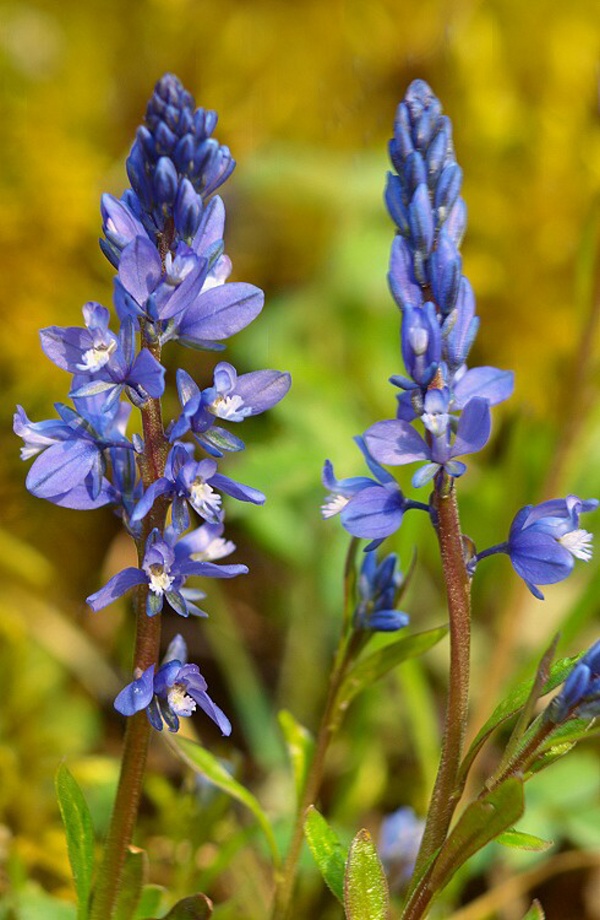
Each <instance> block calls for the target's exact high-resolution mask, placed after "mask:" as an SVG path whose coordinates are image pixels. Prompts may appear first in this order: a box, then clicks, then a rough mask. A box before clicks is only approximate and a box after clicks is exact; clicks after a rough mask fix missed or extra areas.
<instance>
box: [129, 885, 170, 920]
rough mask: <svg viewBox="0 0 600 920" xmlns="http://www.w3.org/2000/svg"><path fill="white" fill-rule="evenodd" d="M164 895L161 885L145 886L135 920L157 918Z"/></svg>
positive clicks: (164, 890)
mask: <svg viewBox="0 0 600 920" xmlns="http://www.w3.org/2000/svg"><path fill="white" fill-rule="evenodd" d="M165 893H166V888H163V886H162V885H145V886H144V888H143V889H142V893H141V896H140V900H139V904H138V906H137V910H136V912H135V920H144V917H155V916H157V914H158V912H159V910H160V905H161V903H162V900H163V897H164V895H165Z"/></svg>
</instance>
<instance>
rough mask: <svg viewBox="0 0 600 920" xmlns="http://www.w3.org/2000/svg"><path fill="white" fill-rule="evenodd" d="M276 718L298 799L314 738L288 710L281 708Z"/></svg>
mask: <svg viewBox="0 0 600 920" xmlns="http://www.w3.org/2000/svg"><path fill="white" fill-rule="evenodd" d="M278 719H279V726H280V728H281V731H282V732H283V737H284V738H285V743H286V747H287V750H288V754H289V757H290V761H291V764H292V770H293V772H294V784H295V787H296V797H297V799H298V800H300V797H301V796H302V793H303V791H304V785H305V783H306V774H307V771H308V767H309V764H310V763H311V761H312V757H313V752H314V748H315V742H314V738H313V736H312V735H311V733H310V732H309V731H308V729H307V728H305V727H304V726H303V725H301V724H300V723H299V722H297V721H296V719H295V718H294V716H293V715H292V714H291V712H289V710H287V709H282V710H281V712H280V713H279V715H278Z"/></svg>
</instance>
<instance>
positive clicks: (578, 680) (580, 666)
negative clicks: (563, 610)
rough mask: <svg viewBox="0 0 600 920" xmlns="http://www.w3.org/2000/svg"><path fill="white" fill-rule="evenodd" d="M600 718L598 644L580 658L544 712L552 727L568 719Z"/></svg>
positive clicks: (599, 647) (599, 657)
mask: <svg viewBox="0 0 600 920" xmlns="http://www.w3.org/2000/svg"><path fill="white" fill-rule="evenodd" d="M598 716H600V641H598V642H596V643H594V645H593V646H592V647H591V648H590V649H589V650H588V651H587V652H586V653H585V655H584V656H583V658H580V659H579V661H578V662H577V664H576V665H575V667H574V668H573V670H572V671H571V673H570V674H569V676H568V678H567V679H566V681H565V683H564V685H563V688H562V690H561V691H560V693H559V694H558V695H557V696H555V697H554V699H553V700H552V701H551V703H550V705H549V706H548V708H547V710H546V717H547V719H548V721H550V722H552V723H554V724H555V725H560V724H561V723H562V722H566V721H567V719H595V718H597V717H598Z"/></svg>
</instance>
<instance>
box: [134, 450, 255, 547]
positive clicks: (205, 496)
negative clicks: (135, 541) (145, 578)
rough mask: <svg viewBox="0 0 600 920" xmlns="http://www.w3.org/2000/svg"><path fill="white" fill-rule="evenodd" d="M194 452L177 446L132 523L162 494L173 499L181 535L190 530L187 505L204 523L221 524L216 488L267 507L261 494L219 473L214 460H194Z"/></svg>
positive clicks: (144, 514)
mask: <svg viewBox="0 0 600 920" xmlns="http://www.w3.org/2000/svg"><path fill="white" fill-rule="evenodd" d="M193 449H194V448H193V445H191V444H182V443H180V442H177V443H176V444H174V446H173V448H172V449H171V451H170V452H169V456H168V457H167V462H166V465H165V475H164V476H161V477H160V478H159V479H156V480H155V481H154V482H153V483H151V485H150V486H148V488H147V489H146V491H145V493H144V495H143V497H142V498H141V499H140V501H139V502H138V504H137V507H136V509H135V511H134V513H133V515H132V521H134V522H135V521H141V520H142V519H143V518H144V517H145V516H146V515H147V514H148V512H149V511H150V509H151V508H152V506H153V504H154V502H155V501H156V499H157V498H158V497H159V496H160V495H163V496H166V497H168V498H170V499H172V500H173V508H172V516H173V523H174V525H175V527H176V528H177V530H178V531H180V532H181V531H183V530H185V529H186V528H187V527H189V523H190V519H189V514H188V510H187V506H188V504H189V505H191V507H192V508H193V509H194V511H196V512H197V513H198V514H199V515H200V517H202V518H204V520H205V521H210V522H212V523H219V522H220V521H221V520H222V518H223V510H222V508H221V496H220V495H219V492H217V491H215V490H217V489H218V490H219V491H221V492H224V493H225V494H226V495H230V496H231V497H232V498H237V499H238V500H239V501H244V502H252V503H253V504H255V505H262V504H264V502H265V496H264V495H263V493H262V492H259V491H258V489H253V488H252V487H251V486H246V485H243V484H242V483H239V482H235V481H234V480H233V479H230V478H229V477H228V476H224V475H223V474H222V473H219V472H218V471H217V464H216V462H215V461H214V460H212V459H206V460H199V461H197V460H194V458H193V456H192V452H193Z"/></svg>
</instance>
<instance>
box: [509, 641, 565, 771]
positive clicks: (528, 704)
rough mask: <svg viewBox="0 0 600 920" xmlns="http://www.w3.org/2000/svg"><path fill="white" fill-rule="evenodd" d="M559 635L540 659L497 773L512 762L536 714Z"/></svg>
mask: <svg viewBox="0 0 600 920" xmlns="http://www.w3.org/2000/svg"><path fill="white" fill-rule="evenodd" d="M558 639H559V637H558V635H556V636H555V637H554V639H553V640H552V642H551V644H550V646H549V648H547V649H546V651H545V652H544V655H543V656H542V660H541V661H540V663H539V665H538V667H537V669H536V672H535V675H534V678H533V683H532V685H531V689H530V691H529V694H528V696H527V699H526V700H525V703H524V704H523V706H522V707H521V711H520V712H519V717H518V719H517V721H516V723H515V726H514V728H513V730H512V732H511V735H510V738H509V739H508V741H507V742H506V745H505V746H504V753H503V755H502V760H501V761H500V763H499V764H498V769H497V773H498V775H500V774H501V773H502V771H503V768H504V767H505V766H506V765H507V764H508V763H510V761H511V758H512V757H513V755H514V753H515V751H516V750H517V749H518V747H519V745H520V743H521V741H522V739H523V736H524V735H525V733H526V732H527V728H528V726H529V723H530V722H531V720H532V718H533V714H534V709H535V705H536V703H537V701H538V699H539V698H540V696H541V695H542V693H543V691H544V686H545V684H546V683H547V681H548V678H549V676H550V668H551V667H552V660H553V658H554V655H555V652H556V646H557V644H558Z"/></svg>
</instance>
